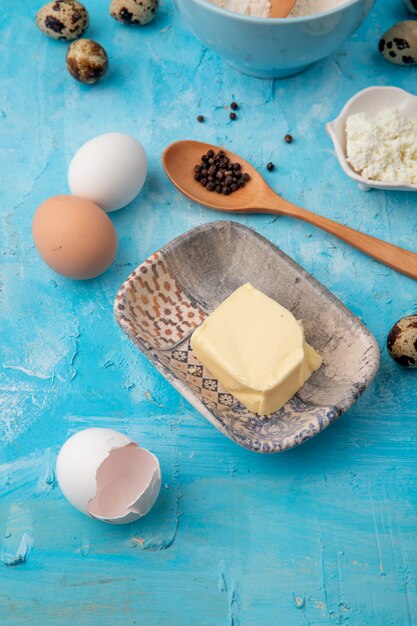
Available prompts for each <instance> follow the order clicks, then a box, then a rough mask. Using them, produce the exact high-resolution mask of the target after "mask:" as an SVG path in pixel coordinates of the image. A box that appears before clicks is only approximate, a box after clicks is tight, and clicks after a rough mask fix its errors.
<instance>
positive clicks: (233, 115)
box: [229, 111, 237, 120]
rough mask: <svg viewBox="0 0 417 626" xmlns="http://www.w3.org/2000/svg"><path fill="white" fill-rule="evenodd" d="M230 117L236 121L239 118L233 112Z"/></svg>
mask: <svg viewBox="0 0 417 626" xmlns="http://www.w3.org/2000/svg"><path fill="white" fill-rule="evenodd" d="M229 117H230V119H231V120H235V119H236V118H237V115H236V113H233V111H232V112H231V113H230V115H229Z"/></svg>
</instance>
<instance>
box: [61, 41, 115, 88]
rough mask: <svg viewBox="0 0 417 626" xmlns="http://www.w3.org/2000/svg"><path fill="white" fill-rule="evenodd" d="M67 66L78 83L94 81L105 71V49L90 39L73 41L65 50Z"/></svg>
mask: <svg viewBox="0 0 417 626" xmlns="http://www.w3.org/2000/svg"><path fill="white" fill-rule="evenodd" d="M67 68H68V71H69V73H70V74H71V76H73V77H74V78H75V79H76V80H78V81H80V83H86V84H87V85H91V84H93V83H96V82H97V81H98V80H100V78H102V77H103V76H104V75H105V73H106V72H107V68H108V57H107V54H106V51H105V49H104V48H103V47H102V46H100V44H99V43H97V42H96V41H93V40H92V39H78V41H73V42H72V44H71V45H70V46H69V48H68V50H67Z"/></svg>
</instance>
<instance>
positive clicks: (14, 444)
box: [0, 0, 417, 626]
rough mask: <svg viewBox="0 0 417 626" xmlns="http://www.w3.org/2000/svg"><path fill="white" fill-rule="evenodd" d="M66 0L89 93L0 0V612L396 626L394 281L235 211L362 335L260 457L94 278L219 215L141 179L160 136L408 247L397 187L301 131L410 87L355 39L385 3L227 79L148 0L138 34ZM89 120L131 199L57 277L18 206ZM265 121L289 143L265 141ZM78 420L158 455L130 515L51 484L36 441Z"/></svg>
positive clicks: (415, 570) (37, 195)
mask: <svg viewBox="0 0 417 626" xmlns="http://www.w3.org/2000/svg"><path fill="white" fill-rule="evenodd" d="M86 4H87V6H88V9H89V10H90V14H91V27H90V30H89V33H88V34H89V36H91V37H93V38H96V39H98V40H99V41H100V42H101V43H102V44H103V45H104V46H105V47H106V48H107V50H108V53H109V56H110V63H111V70H110V74H109V75H108V77H107V78H106V79H105V80H104V81H103V82H102V83H101V84H99V85H96V86H95V87H92V88H88V87H84V86H81V85H79V84H77V83H75V82H74V81H73V80H72V79H71V78H70V77H69V76H68V75H67V73H66V71H65V69H64V63H65V62H64V57H65V50H66V45H65V44H62V43H59V42H53V41H50V40H48V39H46V38H45V37H43V36H42V35H41V33H39V32H38V31H37V30H36V28H35V26H34V14H35V12H36V9H37V8H38V2H37V1H35V0H25V2H23V1H20V2H16V1H15V0H2V2H1V6H0V59H1V61H0V73H1V83H0V147H1V150H0V189H1V190H2V197H1V209H0V211H1V214H0V219H1V221H0V235H1V243H0V273H1V274H0V288H1V308H0V316H1V359H0V385H1V395H0V402H1V410H0V411H1V412H0V464H1V465H0V495H1V499H0V544H2V548H1V550H2V552H1V560H2V563H1V564H0V607H1V608H0V622H1V623H2V624H7V625H11V626H15V625H18V624H35V625H37V624H47V625H49V624H54V625H55V624H56V625H59V626H60V625H64V624H65V625H67V624H71V625H82V626H90V625H96V624H97V625H100V626H106V625H109V626H114V625H116V624H117V625H118V624H140V625H142V626H156V625H164V626H165V625H168V626H221V625H225V626H226V625H230V626H238V625H240V626H270V625H274V626H275V625H277V626H303V625H304V624H308V625H310V626H316V625H321V624H349V625H351V626H367V625H375V626H391V625H393V626H405V625H410V624H417V595H416V575H417V563H416V549H417V517H416V505H417V474H416V470H417V455H416V446H417V407H416V380H417V379H416V372H415V371H414V372H413V371H405V370H402V369H400V368H399V367H398V366H396V365H395V364H394V363H393V362H392V361H391V360H390V359H389V358H388V356H387V354H386V352H385V349H384V340H385V336H386V333H387V331H388V329H389V328H390V326H391V324H392V323H393V322H394V321H396V320H397V318H399V317H401V316H403V315H405V314H410V313H412V312H413V311H415V310H416V309H415V306H416V297H417V296H416V294H417V290H416V283H415V282H413V281H411V280H410V279H407V278H405V277H403V276H400V275H398V274H396V273H395V272H393V271H391V270H389V269H386V268H385V267H383V266H381V265H379V264H378V263H376V262H373V261H371V260H370V259H368V258H367V257H365V256H363V255H361V254H360V253H357V252H355V251H353V250H352V249H350V248H349V247H347V246H345V245H344V244H342V243H341V242H339V241H337V240H336V239H334V238H333V237H331V236H330V235H325V234H323V233H322V232H319V231H317V230H315V229H314V228H313V227H310V226H308V225H306V224H302V223H296V222H295V221H290V220H289V219H285V218H272V217H270V216H269V217H267V216H254V217H241V218H239V219H240V220H241V221H242V222H243V223H245V224H249V225H250V226H252V227H254V228H256V229H257V230H258V231H259V232H260V233H262V234H263V235H265V236H267V237H269V238H270V239H271V240H272V241H273V242H274V243H276V244H277V245H279V246H280V247H281V248H282V249H283V250H284V251H285V252H287V253H289V254H290V255H291V256H292V257H293V258H294V259H295V260H296V261H298V262H299V263H301V264H302V265H303V266H304V267H305V268H306V269H307V270H308V271H310V272H311V273H312V274H313V275H314V276H315V277H316V278H317V279H319V280H320V281H322V282H323V283H324V284H325V285H326V286H327V287H328V288H329V289H331V290H332V291H333V292H334V293H335V294H336V295H337V296H338V297H339V298H340V299H341V300H342V301H343V302H345V303H346V305H347V306H348V307H350V308H351V309H352V310H353V311H354V312H355V313H356V314H357V315H358V316H359V317H360V318H361V319H362V320H363V321H364V322H365V323H366V324H367V325H368V327H369V328H370V330H371V331H372V332H373V333H374V334H375V335H376V337H377V339H378V341H379V344H380V346H381V348H382V365H381V370H380V372H379V374H378V377H377V379H376V381H375V382H374V384H373V385H372V386H371V388H370V389H369V390H368V391H367V392H366V393H365V395H364V396H363V397H362V398H361V399H360V401H359V402H358V403H357V404H356V406H355V407H354V408H353V409H352V410H351V411H349V413H348V414H347V415H346V416H344V417H343V418H342V419H341V420H340V421H338V422H337V423H336V424H334V425H333V426H332V427H331V428H329V429H328V430H327V431H326V432H324V433H323V434H322V435H320V436H319V437H317V438H316V439H314V440H312V441H311V442H309V443H307V444H305V445H304V446H302V447H301V448H298V449H296V450H293V451H290V452H288V453H285V454H283V455H281V456H273V457H263V456H257V455H255V454H253V453H249V452H247V451H245V450H243V449H240V448H238V447H237V446H236V445H235V444H233V443H232V442H230V441H229V440H228V439H226V438H225V437H223V435H221V434H220V433H219V432H217V431H216V430H215V429H214V428H213V427H212V426H211V425H210V424H208V423H207V422H206V421H205V420H204V419H203V418H202V417H200V416H199V415H198V414H197V413H196V411H194V410H193V409H192V408H191V407H190V406H189V405H188V404H187V403H186V402H185V401H184V400H183V399H182V398H181V397H180V396H179V395H178V394H177V392H176V391H174V390H173V389H172V388H171V387H170V386H169V384H168V383H167V382H165V380H164V379H163V378H162V377H161V376H160V375H159V374H157V373H156V371H155V370H154V369H153V368H152V367H151V366H150V365H149V364H148V363H147V361H146V360H145V359H144V358H143V357H142V356H141V355H140V354H138V352H137V351H136V350H135V349H134V348H133V346H132V345H131V344H130V343H129V341H128V340H127V339H126V338H125V337H124V336H123V335H122V333H121V331H120V330H119V328H118V327H117V326H116V324H115V322H114V320H113V315H112V303H113V299H114V296H115V294H116V291H117V289H118V287H119V286H120V284H121V283H122V281H123V280H124V278H125V277H126V276H127V275H128V274H129V273H130V271H131V270H132V269H133V268H134V267H135V266H136V265H137V264H139V262H141V261H142V260H143V259H144V258H145V257H146V256H147V255H149V254H150V253H152V252H153V251H155V250H156V249H158V248H159V247H160V246H161V245H162V244H164V243H166V242H167V241H168V240H169V239H171V238H172V237H174V236H175V235H178V234H180V233H182V232H183V231H185V230H186V229H188V228H190V227H193V226H195V225H197V224H200V223H202V222H205V221H209V220H213V219H219V215H218V214H216V213H214V212H212V211H209V210H207V209H204V208H202V207H199V206H194V205H192V204H191V203H190V202H188V201H187V200H185V199H184V198H182V197H181V196H180V195H179V194H178V193H177V192H176V191H175V190H174V189H173V187H172V186H171V184H170V183H169V182H168V181H167V179H166V178H165V175H164V173H163V171H162V168H161V164H160V156H161V152H162V150H163V148H164V147H165V146H166V145H167V144H168V143H169V142H171V141H173V140H176V139H181V138H187V137H189V138H200V139H202V140H208V141H213V142H216V143H223V144H225V145H228V146H233V149H234V150H235V151H236V152H238V153H239V152H240V153H241V154H242V155H243V156H245V157H247V158H249V159H250V160H252V161H253V162H254V164H255V165H257V166H259V167H260V168H261V169H262V171H263V172H265V164H266V163H267V162H268V161H270V160H272V161H274V162H275V163H276V165H277V169H276V171H275V172H273V173H267V172H265V174H266V177H267V180H268V181H269V182H270V183H271V184H272V185H273V187H274V188H276V189H277V190H278V191H279V192H281V193H282V194H283V195H284V196H285V197H286V198H288V199H289V200H291V201H293V202H297V203H300V204H302V205H303V206H305V207H307V208H310V209H312V210H313V211H317V212H320V213H322V214H324V215H327V216H329V217H332V218H335V219H337V220H340V221H342V222H344V223H346V224H350V225H353V226H355V227H358V228H361V229H363V230H365V231H368V232H370V233H373V234H376V235H377V236H380V237H384V238H386V239H388V240H391V241H393V242H395V243H397V244H399V245H402V246H406V247H410V248H414V249H415V247H416V235H417V218H416V207H415V204H416V200H415V197H413V196H412V195H411V194H401V193H387V194H385V193H379V192H371V193H369V194H363V193H362V192H360V191H359V190H358V189H357V187H356V186H355V185H354V184H353V183H352V182H351V181H350V180H348V179H347V178H345V177H344V175H343V174H342V172H341V170H340V169H339V166H338V165H337V162H336V159H335V157H334V155H333V150H332V146H331V144H330V141H329V139H328V137H327V136H326V133H325V131H324V123H325V122H326V121H328V120H329V119H332V118H333V117H334V116H335V115H336V114H337V113H338V112H339V110H340V109H341V107H342V105H343V104H344V103H345V101H346V100H347V99H348V98H349V97H350V96H352V95H353V94H354V93H355V92H356V91H358V90H359V89H361V88H364V87H366V86H369V85H373V84H378V85H385V84H393V85H398V86H402V87H404V88H406V89H408V90H410V91H413V90H414V91H415V85H416V82H415V80H416V70H415V69H414V68H406V69H402V68H397V67H395V66H390V65H389V64H388V63H386V62H385V61H383V60H382V59H380V58H379V56H378V54H377V52H376V45H377V41H378V38H379V36H380V34H381V33H382V32H383V31H384V30H385V29H386V28H388V27H389V26H391V25H392V24H393V23H394V22H396V21H399V20H401V19H406V18H407V14H406V12H405V9H403V6H402V2H401V1H400V0H396V1H395V2H394V1H391V0H379V2H378V3H377V5H376V6H375V8H374V10H373V12H372V14H371V15H370V17H369V18H368V19H367V21H366V22H365V23H364V25H363V26H362V27H361V29H360V30H359V31H358V32H357V33H356V35H355V36H354V37H353V38H352V39H351V40H350V41H349V42H348V43H347V44H346V45H345V46H344V48H343V49H341V50H340V52H339V53H337V54H336V55H334V56H333V57H332V58H329V59H327V60H325V61H323V62H321V63H319V64H318V65H316V66H315V67H314V68H312V69H310V70H309V71H307V72H306V73H304V74H302V75H300V76H296V77H294V78H291V79H288V80H285V81H275V82H272V81H261V80H257V79H252V78H249V77H245V76H242V75H239V74H237V73H236V72H235V71H233V70H232V69H230V68H229V67H228V66H227V65H225V64H224V63H223V62H222V60H221V59H219V58H218V57H216V56H215V55H213V54H212V53H211V52H210V51H209V50H205V49H203V48H202V47H201V45H200V44H199V43H198V41H196V40H195V39H194V38H193V37H192V36H191V35H190V34H188V33H187V32H186V31H185V29H184V28H183V27H182V25H181V23H180V21H179V19H178V17H177V16H176V15H175V14H174V12H173V9H172V7H171V5H170V4H164V5H163V6H162V8H161V10H160V13H159V16H158V19H157V20H156V21H155V23H154V24H153V25H151V26H149V27H148V28H146V29H142V30H141V29H139V30H136V29H134V28H132V29H129V28H126V27H123V26H121V25H119V24H117V23H115V22H113V21H112V20H111V19H110V17H108V15H107V6H106V3H104V4H103V3H98V2H93V1H92V0H90V1H89V2H87V3H86ZM232 99H236V100H237V101H238V102H239V104H240V105H241V108H240V110H239V112H238V117H239V119H238V120H237V121H236V122H235V123H232V122H230V121H229V120H228V110H227V108H225V107H226V106H227V105H228V104H229V102H230V101H231V100H232ZM199 113H201V114H203V115H205V116H206V120H207V121H206V123H204V124H203V125H201V124H198V123H197V122H196V115H197V114H199ZM111 130H119V131H124V132H128V133H132V134H134V135H136V136H138V137H139V138H140V139H141V140H142V141H143V143H144V145H145V147H146V149H147V151H148V154H149V160H150V174H149V178H148V181H147V184H146V188H145V189H144V192H143V193H142V195H141V196H140V198H139V199H138V200H137V201H135V202H134V203H133V204H132V205H131V206H130V207H129V208H127V209H125V210H122V211H120V212H119V213H117V214H114V215H112V219H113V221H114V224H115V227H116V229H117V232H118V235H119V238H120V248H119V252H118V255H117V261H116V263H115V265H114V266H113V267H112V268H111V270H110V271H108V272H107V273H106V274H105V275H104V276H102V277H101V278H99V279H97V280H94V281H90V282H86V283H73V282H70V281H67V280H65V279H64V278H62V277H60V276H57V275H56V274H54V273H52V272H51V271H50V270H49V269H48V268H47V267H46V266H45V265H44V264H43V263H42V262H41V260H40V259H39V257H38V255H37V253H36V250H35V249H34V246H33V243H32V239H31V218H32V215H33V213H34V211H35V209H36V207H37V206H38V204H39V203H40V202H41V201H42V200H43V199H45V198H46V197H48V196H51V195H54V194H58V193H66V192H67V185H66V171H67V166H68V163H69V161H70V159H71V156H72V154H73V153H74V151H75V150H76V149H77V148H78V147H79V146H80V145H81V144H82V143H83V142H84V141H86V140H87V139H89V138H91V137H92V136H94V135H96V134H100V133H103V132H106V131H111ZM287 132H291V133H292V134H293V135H294V137H295V141H294V143H293V144H291V145H287V144H285V143H284V142H283V141H282V137H283V135H284V134H286V133H287ZM224 217H227V216H224ZM92 425H100V426H109V427H111V428H117V429H119V430H121V431H124V432H127V433H129V434H130V435H131V436H132V437H133V438H135V439H137V440H138V441H139V442H140V443H141V444H143V445H145V446H146V447H148V448H150V449H151V450H153V451H154V452H155V453H156V454H157V455H158V456H159V458H160V460H161V464H162V470H163V475H164V488H163V490H162V493H161V496H160V499H159V501H158V504H157V506H156V507H155V509H154V510H153V512H152V513H151V514H150V515H149V516H148V517H147V518H145V519H144V520H142V521H140V522H138V523H136V524H133V525H129V526H127V527H112V526H107V525H104V524H100V523H98V522H95V521H93V520H90V519H88V518H87V517H84V516H82V515H81V514H78V513H77V512H76V511H75V510H74V509H72V508H71V507H70V506H69V505H68V504H67V503H66V501H65V500H64V498H63V497H62V495H61V493H60V491H59V489H58V488H57V487H56V485H55V480H54V473H53V472H54V470H53V464H54V458H55V455H56V453H57V451H58V450H59V447H60V445H61V444H62V443H63V442H64V441H65V439H66V438H67V437H68V436H69V435H70V434H71V433H73V432H75V431H77V430H79V429H81V428H85V427H88V426H92ZM13 563H15V565H14V566H13Z"/></svg>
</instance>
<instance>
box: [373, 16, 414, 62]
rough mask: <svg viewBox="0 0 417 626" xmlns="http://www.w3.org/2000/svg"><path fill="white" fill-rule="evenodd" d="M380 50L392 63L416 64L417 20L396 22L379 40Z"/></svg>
mask: <svg viewBox="0 0 417 626" xmlns="http://www.w3.org/2000/svg"><path fill="white" fill-rule="evenodd" d="M379 51H380V53H381V54H382V56H383V57H384V59H386V60H387V61H389V62H390V63H395V64H396V65H415V64H416V63H417V22H413V21H410V20H409V21H407V22H400V23H399V24H396V25H395V26H393V27H392V28H390V29H389V30H387V32H386V33H384V34H383V35H382V37H381V39H380V40H379Z"/></svg>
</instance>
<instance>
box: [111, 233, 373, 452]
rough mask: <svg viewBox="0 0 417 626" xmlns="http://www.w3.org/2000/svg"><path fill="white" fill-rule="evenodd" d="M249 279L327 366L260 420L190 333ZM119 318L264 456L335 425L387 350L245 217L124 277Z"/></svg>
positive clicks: (196, 236) (224, 425)
mask: <svg viewBox="0 0 417 626" xmlns="http://www.w3.org/2000/svg"><path fill="white" fill-rule="evenodd" d="M247 282H250V283H252V284H253V285H254V286H255V287H257V288H258V289H260V290H261V291H263V292H264V293H266V294H267V295H268V296H270V297H271V298H274V299H275V300H277V302H279V303H280V304H282V305H283V306H285V307H286V308H287V309H289V310H290V311H291V312H292V313H293V314H294V315H295V317H296V318H297V319H299V320H301V321H302V323H303V326H304V330H305V335H306V340H307V341H308V342H309V343H310V344H311V345H312V346H314V348H315V349H316V350H318V351H319V352H320V353H321V355H322V356H323V360H324V364H323V366H322V367H321V368H320V369H319V370H318V371H317V372H316V373H315V374H313V376H312V377H311V378H310V379H309V380H308V381H307V383H306V384H305V385H304V386H303V387H302V388H301V389H300V391H299V392H298V394H297V395H296V396H294V397H293V398H292V399H291V400H290V401H289V402H287V404H286V405H285V406H284V407H282V409H280V410H279V411H277V412H276V413H274V414H273V415H270V416H267V417H261V416H259V415H256V414H254V413H251V412H250V411H248V410H247V409H245V408H244V407H243V406H242V405H241V404H240V403H239V402H238V401H237V400H236V399H235V398H234V397H233V396H232V395H231V394H230V393H228V392H227V391H226V390H225V389H222V388H221V386H220V385H219V383H218V381H217V380H216V379H215V378H213V377H212V376H211V374H210V373H209V372H208V371H207V370H206V369H205V368H204V367H203V365H202V364H201V363H200V362H199V361H198V360H197V359H196V357H195V356H194V354H193V352H192V350H191V348H190V341H189V339H190V336H191V334H192V332H193V330H194V328H196V327H197V326H198V325H199V324H201V323H202V321H203V320H204V319H205V318H206V317H207V315H209V314H210V313H211V311H213V310H214V309H215V308H216V307H217V306H218V305H219V304H220V303H221V302H222V301H223V300H224V299H225V298H226V297H227V296H229V295H230V294H231V293H232V292H233V291H234V290H235V289H237V288H238V287H240V286H241V285H243V284H244V283H247ZM114 311H115V316H116V320H117V321H118V323H119V324H120V326H121V328H122V329H123V331H124V332H125V333H126V335H127V336H128V337H129V338H130V339H131V340H132V341H133V343H134V344H135V345H136V346H137V347H138V348H139V350H141V351H142V352H143V354H144V355H145V356H146V357H147V358H148V359H149V360H150V361H151V362H152V363H153V364H154V365H155V367H156V368H157V369H158V370H159V371H160V372H161V373H162V374H163V376H165V378H167V380H168V381H169V382H170V383H171V384H172V385H174V387H176V389H178V391H179V392H180V393H182V395H183V396H184V397H185V398H186V399H187V400H188V401H189V402H190V403H191V404H192V405H193V406H194V407H195V408H196V409H197V410H198V411H199V412H200V413H201V414H202V415H203V416H204V417H206V418H207V419H208V420H209V421H210V422H211V423H212V424H213V425H214V426H216V428H218V429H219V430H220V431H221V432H223V433H224V434H225V435H227V436H228V437H230V438H231V439H233V441H235V442H236V443H238V444H240V445H241V446H244V447H245V448H248V449H250V450H254V451H256V452H264V453H272V452H282V451H284V450H287V449H288V448H292V447H294V446H297V445H299V444H301V443H303V442H305V441H307V440H308V439H311V437H314V435H317V434H318V433H319V432H321V431H322V430H324V428H326V427H327V426H328V425H329V424H331V423H332V422H334V421H335V420H336V419H337V418H338V417H339V416H340V415H341V414H342V413H344V412H345V411H346V410H347V409H348V408H349V407H350V406H351V405H352V404H353V403H354V402H355V400H356V399H357V398H358V397H359V395H360V394H361V393H362V392H363V391H364V390H365V389H366V387H367V386H368V385H369V383H370V382H371V380H372V379H373V377H374V376H375V373H376V371H377V369H378V365H379V349H378V346H377V344H376V341H375V339H374V338H373V336H372V335H371V334H370V332H369V331H368V330H367V329H366V328H365V326H364V325H363V324H362V323H361V322H360V321H359V320H358V319H357V318H356V317H355V316H354V315H353V313H351V312H350V311H349V310H348V309H347V308H346V307H345V306H344V305H343V304H342V303H341V302H340V301H339V300H337V298H335V297H334V296H333V295H332V294H331V293H330V292H329V291H328V290H327V289H325V288H324V287H323V286H322V285H321V284H320V283H318V282H317V281H316V280H315V279H314V278H313V277H312V276H310V275H309V274H308V273H307V272H305V271H304V270H303V269H302V268H301V267H300V266H299V265H297V264H296V263H295V262H294V261H292V260H291V259H290V258H289V257H288V256H287V255H285V254H284V253H283V252H281V251H280V250H278V248H276V247H275V246H274V245H273V244H272V243H271V242H270V241H268V240H267V239H265V238H264V237H261V236H260V235H258V234H257V233H255V232H254V231H253V230H251V229H249V228H247V227H246V226H243V225H241V224H239V223H237V222H229V221H221V222H212V223H209V224H204V225H203V226H199V227H197V228H194V229H193V230H191V231H189V232H187V233H185V234H184V235H181V236H180V237H178V238H177V239H174V240H173V241H171V242H170V243H168V244H167V245H166V246H164V247H163V248H162V249H161V250H159V251H158V252H156V253H155V254H153V255H152V256H151V257H149V258H148V259H146V261H144V263H142V264H141V265H140V266H139V267H138V268H137V269H136V270H135V271H134V272H132V274H131V275H130V276H129V277H128V279H127V280H126V281H125V282H124V283H123V285H122V287H121V289H120V291H119V293H118V295H117V297H116V301H115V305H114Z"/></svg>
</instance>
